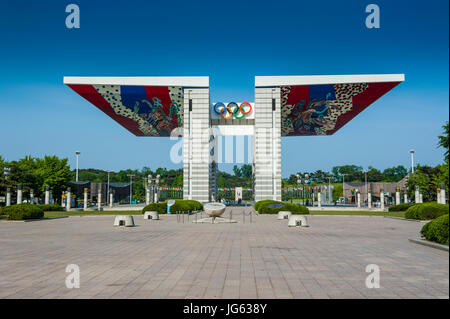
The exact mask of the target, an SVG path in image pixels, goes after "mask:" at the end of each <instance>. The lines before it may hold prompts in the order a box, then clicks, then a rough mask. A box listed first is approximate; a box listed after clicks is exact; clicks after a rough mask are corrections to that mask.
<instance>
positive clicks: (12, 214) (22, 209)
mask: <svg viewBox="0 0 450 319" xmlns="http://www.w3.org/2000/svg"><path fill="white" fill-rule="evenodd" d="M2 214H4V215H7V216H8V219H9V220H24V219H39V218H42V217H44V211H43V210H42V209H41V208H40V207H39V206H38V205H33V204H18V205H11V206H8V207H4V208H3V209H2Z"/></svg>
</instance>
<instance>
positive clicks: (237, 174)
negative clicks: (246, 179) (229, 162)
mask: <svg viewBox="0 0 450 319" xmlns="http://www.w3.org/2000/svg"><path fill="white" fill-rule="evenodd" d="M233 173H234V176H237V177H241V176H242V172H241V169H240V168H239V167H238V166H237V165H234V166H233Z"/></svg>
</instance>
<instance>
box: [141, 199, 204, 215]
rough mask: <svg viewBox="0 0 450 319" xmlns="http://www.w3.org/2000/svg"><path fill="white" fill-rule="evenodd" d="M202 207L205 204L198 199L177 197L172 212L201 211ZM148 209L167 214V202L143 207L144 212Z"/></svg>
mask: <svg viewBox="0 0 450 319" xmlns="http://www.w3.org/2000/svg"><path fill="white" fill-rule="evenodd" d="M202 209H203V204H202V203H200V202H198V201H196V200H183V199H176V200H175V204H174V205H172V206H171V207H170V212H171V213H172V214H175V213H176V212H184V213H187V212H194V211H199V210H202ZM147 211H156V212H158V213H159V214H166V213H167V202H163V203H154V204H149V205H147V206H145V207H144V208H143V209H142V214H143V213H145V212H147Z"/></svg>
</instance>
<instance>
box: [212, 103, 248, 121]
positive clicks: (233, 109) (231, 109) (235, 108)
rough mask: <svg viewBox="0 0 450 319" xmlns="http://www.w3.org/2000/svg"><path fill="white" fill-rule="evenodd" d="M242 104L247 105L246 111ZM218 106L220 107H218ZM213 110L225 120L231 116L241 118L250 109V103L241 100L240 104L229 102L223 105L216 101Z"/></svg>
mask: <svg viewBox="0 0 450 319" xmlns="http://www.w3.org/2000/svg"><path fill="white" fill-rule="evenodd" d="M244 106H247V107H248V110H247V111H246V110H245V109H244ZM220 107H222V108H221V109H219V108H220ZM214 111H215V112H216V113H217V114H219V115H220V116H221V117H222V118H223V119H225V120H226V119H230V118H231V117H232V116H234V118H236V119H241V118H243V117H244V116H245V115H247V114H249V113H250V112H251V111H252V105H251V104H250V103H248V102H243V103H241V105H238V104H237V103H235V102H230V103H228V105H226V106H225V104H223V103H222V102H218V103H216V104H215V105H214ZM238 113H240V115H238Z"/></svg>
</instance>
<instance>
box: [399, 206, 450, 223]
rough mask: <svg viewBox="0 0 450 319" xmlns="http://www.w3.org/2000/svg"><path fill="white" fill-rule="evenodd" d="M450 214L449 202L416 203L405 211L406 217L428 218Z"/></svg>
mask: <svg viewBox="0 0 450 319" xmlns="http://www.w3.org/2000/svg"><path fill="white" fill-rule="evenodd" d="M445 214H448V205H447V204H438V203H423V204H416V205H414V206H411V207H410V208H408V209H407V210H406V212H405V218H408V219H419V220H428V219H435V218H437V217H439V216H442V215H445Z"/></svg>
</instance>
